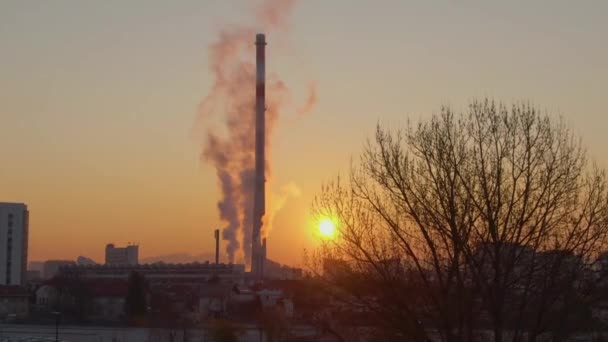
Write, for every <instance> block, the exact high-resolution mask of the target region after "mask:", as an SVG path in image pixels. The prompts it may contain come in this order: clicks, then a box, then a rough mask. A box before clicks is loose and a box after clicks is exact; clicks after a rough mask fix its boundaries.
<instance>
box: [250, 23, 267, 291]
mask: <svg viewBox="0 0 608 342" xmlns="http://www.w3.org/2000/svg"><path fill="white" fill-rule="evenodd" d="M255 46H256V49H255V52H256V53H255V63H256V78H255V190H254V191H255V194H254V201H253V232H252V239H251V244H252V245H251V273H253V276H254V277H255V279H256V280H262V279H263V277H264V268H263V265H264V258H265V257H264V254H263V251H262V243H261V240H260V235H261V231H262V218H263V217H264V214H265V211H266V209H265V200H266V193H265V182H266V179H265V178H266V177H265V174H264V170H265V164H266V159H265V156H264V152H265V151H264V149H265V146H264V144H265V139H266V137H265V135H266V133H265V130H266V127H265V126H266V118H265V111H266V53H265V49H266V36H265V35H264V34H263V33H258V34H257V35H256V36H255Z"/></svg>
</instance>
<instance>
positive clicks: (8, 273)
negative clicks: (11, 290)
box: [0, 202, 29, 285]
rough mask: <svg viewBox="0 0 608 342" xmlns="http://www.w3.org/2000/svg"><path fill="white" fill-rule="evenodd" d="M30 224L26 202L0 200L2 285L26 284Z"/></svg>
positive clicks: (0, 271)
mask: <svg viewBox="0 0 608 342" xmlns="http://www.w3.org/2000/svg"><path fill="white" fill-rule="evenodd" d="M28 224H29V212H28V211H27V206H26V205H25V204H23V203H4V202H0V285H25V282H26V270H27V242H28V230H29V226H28Z"/></svg>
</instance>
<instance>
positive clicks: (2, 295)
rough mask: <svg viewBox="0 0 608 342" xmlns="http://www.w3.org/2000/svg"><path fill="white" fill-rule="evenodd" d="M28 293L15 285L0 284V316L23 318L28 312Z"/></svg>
mask: <svg viewBox="0 0 608 342" xmlns="http://www.w3.org/2000/svg"><path fill="white" fill-rule="evenodd" d="M29 296H30V295H29V293H28V291H27V289H26V288H24V287H21V286H16V285H2V286H0V317H6V318H9V317H14V318H24V317H26V316H27V315H28V313H29Z"/></svg>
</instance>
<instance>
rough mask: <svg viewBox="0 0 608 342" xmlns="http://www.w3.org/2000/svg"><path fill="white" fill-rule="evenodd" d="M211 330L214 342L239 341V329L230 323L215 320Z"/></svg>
mask: <svg viewBox="0 0 608 342" xmlns="http://www.w3.org/2000/svg"><path fill="white" fill-rule="evenodd" d="M209 328H210V329H209V333H210V337H211V341H213V342H237V341H238V340H239V338H238V336H237V333H238V329H237V328H236V327H235V326H234V325H233V324H232V323H231V322H229V321H226V320H214V321H212V322H211V325H210V327H209Z"/></svg>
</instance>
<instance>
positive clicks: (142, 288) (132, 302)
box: [125, 271, 147, 321]
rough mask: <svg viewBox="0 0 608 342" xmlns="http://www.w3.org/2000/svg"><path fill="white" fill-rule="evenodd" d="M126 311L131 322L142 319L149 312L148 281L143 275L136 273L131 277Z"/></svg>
mask: <svg viewBox="0 0 608 342" xmlns="http://www.w3.org/2000/svg"><path fill="white" fill-rule="evenodd" d="M125 311H126V314H127V317H128V318H129V320H131V321H133V320H137V319H141V318H142V317H143V316H145V314H146V312H147V303H146V280H145V278H144V276H143V275H142V274H140V273H138V272H135V271H133V272H131V274H130V275H129V281H128V292H127V297H126V299H125Z"/></svg>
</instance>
